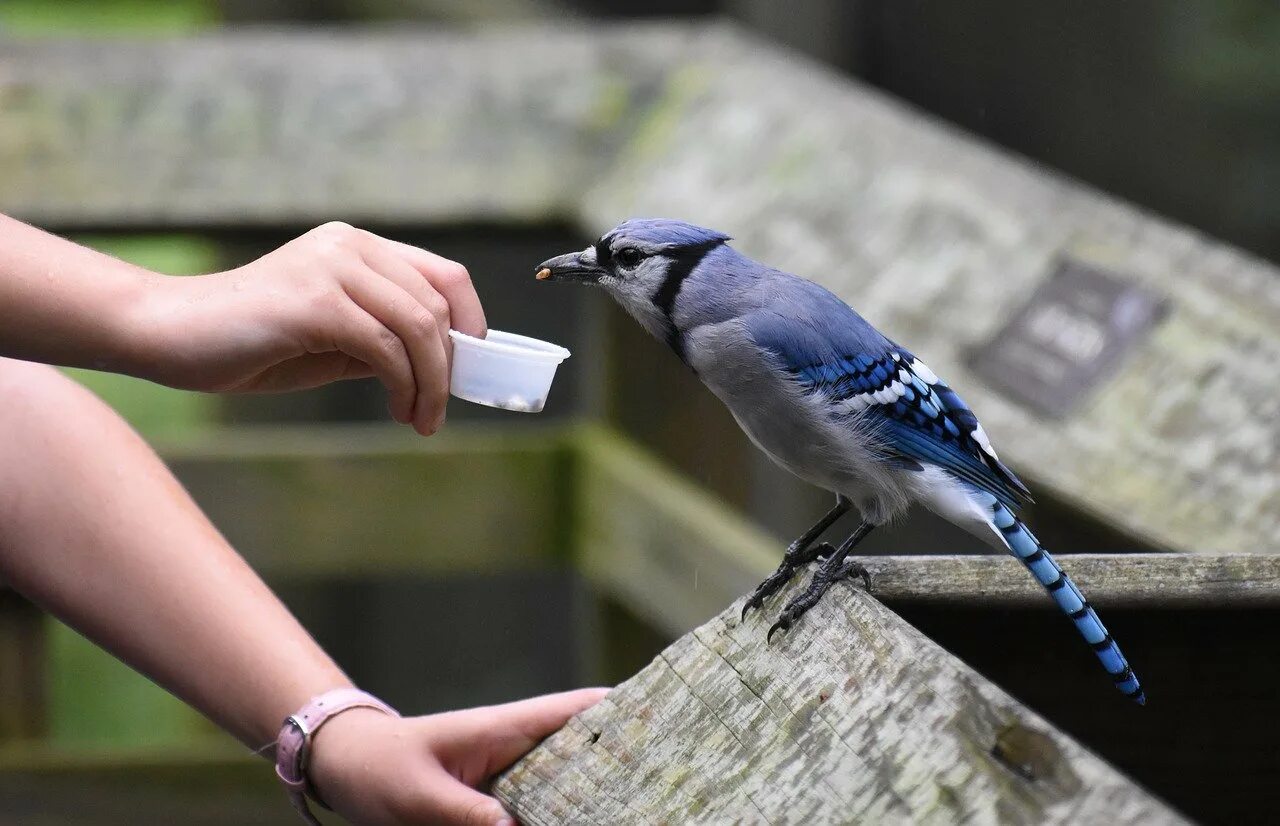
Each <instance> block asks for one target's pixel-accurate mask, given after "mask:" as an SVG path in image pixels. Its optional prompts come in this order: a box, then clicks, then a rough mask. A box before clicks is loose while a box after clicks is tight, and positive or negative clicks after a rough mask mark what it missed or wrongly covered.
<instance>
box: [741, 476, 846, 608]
mask: <svg viewBox="0 0 1280 826" xmlns="http://www.w3.org/2000/svg"><path fill="white" fill-rule="evenodd" d="M851 507H853V503H852V502H851V501H849V500H848V499H847V498H845V497H844V496H841V495H840V494H836V504H835V507H833V508H832V509H831V510H829V511H827V513H826V514H825V515H824V516H823V517H822V518H821V519H819V520H818V521H817V522H815V523H814V524H813V527H812V528H810V529H809V530H807V531H805V532H804V533H803V534H801V536H800V538H799V539H797V540H796V541H795V542H792V543H791V544H790V545H788V546H787V552H786V553H785V554H784V555H783V557H782V562H780V563H779V564H778V569H777V570H776V571H774V572H773V573H771V574H769V576H768V577H766V578H765V580H764V582H761V583H760V584H759V585H757V586H756V590H755V593H753V594H752V595H751V596H750V597H749V598H748V599H747V601H746V603H744V604H743V606H742V618H743V619H746V616H747V612H748V611H750V610H751V609H752V608H759V607H760V606H762V605H764V601H765V600H766V599H768V598H769V597H771V596H773V594H774V593H775V592H776V591H777V590H778V589H779V588H781V587H782V586H783V585H786V584H787V583H788V582H790V581H791V577H793V576H795V573H796V570H797V569H799V568H800V567H802V566H804V565H808V564H809V563H810V562H812V561H814V560H815V559H819V558H822V557H825V556H827V555H829V554H831V553H834V552H835V548H833V547H831V545H829V544H827V543H825V542H824V543H822V544H821V545H816V546H814V545H813V543H814V540H816V539H817V538H818V537H819V536H821V535H822V532H823V531H825V530H826V529H827V528H829V527H831V526H832V525H833V524H835V521H836V520H837V519H839V518H840V517H842V516H844V515H845V514H846V513H848V512H849V508H851ZM810 546H813V547H810Z"/></svg>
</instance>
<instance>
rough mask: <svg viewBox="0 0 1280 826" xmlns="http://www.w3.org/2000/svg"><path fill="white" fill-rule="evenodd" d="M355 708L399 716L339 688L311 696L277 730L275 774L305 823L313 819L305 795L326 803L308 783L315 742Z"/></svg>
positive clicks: (360, 693)
mask: <svg viewBox="0 0 1280 826" xmlns="http://www.w3.org/2000/svg"><path fill="white" fill-rule="evenodd" d="M357 710H360V711H375V712H377V713H379V714H381V715H383V716H386V717H392V718H398V717H399V716H400V715H399V713H398V712H396V711H395V709H393V708H391V707H390V706H388V705H387V704H386V703H383V702H382V701H381V700H379V699H378V698H376V697H374V696H373V695H371V694H368V693H367V692H364V691H360V690H359V689H355V688H340V689H335V690H333V691H328V692H325V693H324V694H321V695H319V696H317V697H313V698H311V700H310V701H309V702H307V704H306V705H304V706H303V707H301V708H300V709H298V710H297V711H295V712H294V713H293V714H291V715H289V717H288V718H286V719H285V721H284V725H283V727H282V728H281V729H280V737H279V739H278V740H277V745H276V775H277V777H279V778H280V781H281V782H282V783H283V784H284V786H285V790H286V792H287V793H288V795H289V799H290V802H291V803H292V804H293V806H294V809H296V810H297V812H298V814H299V815H301V816H302V818H303V819H304V820H305V821H307V822H308V823H313V824H314V823H316V822H317V821H316V820H315V818H314V817H313V816H312V815H311V812H310V810H309V809H308V807H307V800H306V798H307V797H308V796H309V797H311V798H312V799H313V800H316V801H317V802H318V803H320V804H321V805H326V804H325V803H324V801H323V800H321V799H320V797H319V795H318V793H317V792H316V790H315V787H314V786H313V784H312V782H311V776H310V768H311V766H310V763H311V758H312V753H313V750H314V746H315V741H316V739H317V737H318V735H319V734H320V732H321V730H322V729H324V728H326V727H327V726H328V724H329V723H330V722H331V721H333V720H335V719H337V718H338V717H340V716H344V717H345V716H347V715H348V714H353V713H356V712H357Z"/></svg>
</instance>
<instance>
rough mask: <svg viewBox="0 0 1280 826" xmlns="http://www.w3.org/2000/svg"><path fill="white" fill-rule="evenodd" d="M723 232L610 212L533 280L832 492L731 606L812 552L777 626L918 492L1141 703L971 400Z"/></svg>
mask: <svg viewBox="0 0 1280 826" xmlns="http://www.w3.org/2000/svg"><path fill="white" fill-rule="evenodd" d="M729 240H730V239H729V237H728V236H727V235H724V234H722V233H719V232H715V231H713V230H709V229H704V228H702V227H697V226H693V225H691V224H686V223H683V222H680V221H672V220H663V219H643V220H641V219H637V220H630V221H626V222H624V223H622V224H620V225H619V226H618V227H616V228H615V229H613V230H611V231H610V232H608V233H606V234H605V235H604V236H602V237H601V238H600V240H599V241H597V242H596V243H595V244H593V245H591V246H589V247H587V248H586V249H584V250H582V251H581V252H574V253H569V254H567V255H561V256H558V257H556V258H552V259H551V260H549V261H545V262H543V263H542V264H541V265H540V266H539V267H538V272H537V277H538V279H540V280H547V281H571V282H582V283H587V284H594V285H596V286H599V287H601V288H603V289H604V290H605V292H607V293H608V294H609V295H610V296H612V297H613V298H614V300H616V301H617V302H618V303H619V304H620V305H622V307H623V309H625V310H626V311H627V312H628V313H630V314H631V315H632V316H633V317H634V318H635V319H636V321H638V322H640V324H641V325H642V326H643V327H644V328H645V329H646V330H648V331H649V332H650V333H651V334H652V335H654V336H656V337H657V338H658V339H659V340H661V341H665V342H666V343H667V344H668V345H669V346H670V347H671V349H672V350H674V351H675V354H676V355H677V356H678V357H679V358H680V359H681V360H682V361H683V362H685V364H687V365H688V366H689V367H690V368H692V369H693V370H694V372H695V373H697V375H698V376H699V378H701V379H702V381H703V383H705V384H706V386H707V387H708V388H709V389H710V390H711V392H713V393H715V395H716V396H718V397H719V398H720V400H721V401H723V402H724V403H725V405H727V406H728V408H729V410H730V412H732V414H733V416H734V418H735V419H736V420H737V422H738V424H739V425H740V426H741V427H742V429H743V430H744V431H746V434H747V436H748V437H749V438H750V439H751V441H752V442H753V443H754V444H755V446H756V447H758V448H759V449H761V450H763V451H764V452H765V453H766V454H768V456H769V457H770V458H771V459H772V460H773V461H775V462H776V463H778V464H779V465H781V466H782V467H784V468H786V469H787V470H788V471H790V472H791V473H793V474H795V475H796V476H798V477H800V478H801V479H803V480H805V481H807V482H809V483H811V484H814V485H817V486H819V487H822V488H826V489H827V490H829V491H832V492H833V493H835V495H836V503H835V506H834V507H833V508H832V509H831V510H830V511H829V512H828V513H827V514H825V515H824V516H823V517H822V518H821V519H819V520H818V522H817V523H816V524H814V525H813V527H812V528H810V529H809V530H807V531H805V533H804V534H803V535H801V536H800V538H799V539H797V540H796V541H795V542H792V543H791V545H790V546H789V547H788V548H787V550H786V554H785V555H784V556H783V559H782V563H781V564H780V565H779V566H778V569H777V570H776V571H774V573H773V574H771V575H770V576H769V577H768V578H767V579H765V580H764V581H763V582H762V583H760V586H759V587H758V588H757V589H756V591H755V593H753V594H752V595H751V597H750V598H749V599H748V600H747V602H746V604H745V605H744V606H743V609H742V613H743V617H745V616H746V614H747V611H749V610H750V609H751V608H759V607H761V606H762V605H763V603H764V600H765V599H766V598H768V597H769V596H771V595H772V594H773V593H775V592H776V591H777V590H778V589H780V588H781V587H782V586H783V585H784V584H786V583H787V582H788V581H789V580H790V579H791V577H792V576H794V574H795V573H796V571H797V570H798V569H799V568H800V567H802V566H805V565H808V564H809V563H811V562H814V561H817V560H820V561H821V564H820V566H819V567H818V569H817V571H816V572H815V573H814V575H813V578H812V580H811V582H810V583H809V585H808V586H807V587H806V588H805V590H804V591H803V592H801V593H800V594H798V595H797V596H795V597H794V598H793V599H791V600H790V602H788V604H787V605H786V607H785V608H784V609H783V611H782V614H781V616H780V617H779V618H778V621H777V622H776V623H774V625H773V627H771V628H770V629H769V634H768V636H769V638H772V636H773V634H774V632H775V631H778V630H786V629H789V628H790V627H791V626H792V624H794V623H795V622H796V621H797V620H798V619H799V618H800V617H801V616H802V615H803V614H804V613H805V612H806V611H808V610H809V609H810V608H811V607H813V606H814V605H816V604H817V603H818V601H819V600H820V599H821V598H822V596H823V594H824V593H825V592H826V591H827V589H828V588H830V587H831V585H832V584H833V583H835V582H838V581H839V580H841V579H843V578H846V577H850V576H854V575H856V576H858V577H861V578H862V580H863V582H864V584H865V585H866V586H867V588H868V589H870V587H871V580H870V576H869V575H868V573H867V570H866V569H865V568H864V567H863V566H861V565H859V564H858V563H857V562H856V561H853V560H850V559H848V556H849V554H850V552H851V551H852V550H853V548H854V546H855V545H857V544H858V542H859V541H861V540H862V539H863V537H865V536H866V535H867V534H868V533H870V532H871V531H872V530H873V529H875V528H876V527H878V526H880V525H884V524H886V523H887V522H889V521H890V520H891V519H893V518H894V517H895V516H897V515H899V514H901V513H902V512H903V511H904V510H905V509H906V508H907V507H908V506H909V505H910V504H912V503H913V502H919V503H921V504H923V505H924V506H925V507H927V508H929V509H930V510H932V511H933V512H935V513H937V514H939V515H941V516H943V517H945V518H946V519H948V520H950V521H951V522H953V523H955V524H956V525H958V526H959V527H961V528H963V529H965V530H967V531H969V532H971V533H973V534H975V535H977V536H978V537H979V538H981V539H983V540H985V541H986V542H988V543H990V544H991V545H993V546H995V547H996V548H998V549H1000V550H1007V551H1009V552H1011V553H1012V554H1013V555H1014V556H1015V557H1017V558H1018V559H1019V560H1020V561H1021V562H1022V564H1023V565H1025V566H1026V567H1027V570H1029V571H1030V572H1031V575H1032V576H1034V577H1035V578H1036V580H1037V581H1038V582H1039V583H1040V584H1041V585H1043V586H1044V587H1045V588H1046V589H1047V590H1048V592H1049V595H1050V596H1051V597H1052V598H1053V600H1054V602H1056V603H1057V604H1058V607H1059V608H1061V609H1062V611H1063V612H1064V613H1066V614H1067V616H1068V617H1070V618H1071V621H1072V622H1073V623H1074V624H1075V626H1076V628H1077V629H1078V630H1079V632H1080V634H1081V635H1082V636H1083V637H1084V638H1085V641H1086V642H1088V643H1089V645H1090V647H1092V648H1093V650H1094V652H1095V653H1096V654H1097V656H1098V659H1099V660H1101V661H1102V667H1103V668H1105V669H1106V670H1107V673H1108V674H1110V675H1111V678H1112V680H1113V681H1114V682H1115V684H1116V686H1117V687H1118V688H1119V689H1120V691H1122V692H1123V693H1124V694H1125V695H1127V696H1128V697H1131V698H1133V699H1134V700H1136V701H1137V702H1139V703H1143V702H1145V697H1144V695H1143V692H1142V688H1141V686H1140V685H1139V683H1138V678H1137V677H1136V676H1134V673H1133V670H1132V669H1130V667H1129V664H1128V662H1127V661H1126V660H1125V658H1124V655H1123V654H1121V653H1120V648H1119V647H1118V646H1117V645H1116V644H1115V642H1114V641H1113V640H1112V639H1111V635H1110V634H1108V633H1107V630H1106V628H1104V627H1103V625H1102V622H1101V621H1100V620H1099V619H1098V615H1097V614H1096V613H1095V612H1094V610H1093V608H1092V607H1091V606H1090V605H1089V602H1088V601H1087V600H1086V599H1085V598H1084V595H1083V594H1081V593H1080V589H1079V588H1077V587H1076V585H1075V583H1074V582H1072V581H1071V579H1070V577H1068V576H1067V575H1066V574H1065V573H1063V570H1062V568H1061V567H1059V566H1058V563H1057V562H1055V561H1054V559H1053V557H1051V556H1050V555H1049V552H1048V551H1046V550H1045V549H1044V547H1042V546H1041V545H1040V543H1039V541H1038V540H1037V539H1036V538H1035V536H1034V535H1033V534H1032V533H1031V531H1030V530H1029V529H1028V528H1027V526H1026V525H1024V524H1023V523H1022V520H1020V519H1019V518H1018V516H1017V512H1018V509H1019V507H1020V505H1022V504H1024V503H1026V502H1029V501H1030V499H1031V495H1030V492H1029V491H1028V490H1027V488H1026V486H1025V485H1023V484H1022V482H1021V481H1020V480H1019V479H1018V477H1017V476H1015V475H1014V474H1013V471H1011V470H1010V469H1009V468H1008V467H1006V466H1005V465H1004V463H1002V462H1001V461H1000V459H999V457H997V455H996V452H995V450H994V449H993V448H992V447H991V442H990V441H989V440H988V438H987V434H986V433H985V432H984V431H983V429H982V425H980V424H979V423H978V419H977V417H975V416H974V414H973V411H971V410H970V409H969V407H968V406H967V405H966V404H965V403H964V402H963V401H961V399H960V397H959V396H958V395H956V393H955V391H953V390H952V389H951V388H950V387H948V386H947V385H946V384H945V383H944V382H943V381H942V380H941V379H939V378H938V377H937V376H936V375H934V373H933V371H932V370H930V369H929V368H928V367H926V366H925V364H924V363H923V362H922V361H920V359H918V358H916V357H915V356H914V355H912V354H911V353H910V352H909V351H907V350H906V349H905V348H903V347H900V346H899V345H897V344H896V343H894V342H893V341H891V340H890V339H888V338H886V337H885V336H884V335H882V334H881V333H880V332H879V331H878V330H876V328H874V327H872V326H871V325H870V324H869V323H867V322H866V321H865V320H864V319H863V318H862V317H861V316H860V315H858V313H857V312H855V311H854V310H853V309H852V308H850V307H849V305H847V304H845V303H844V302H843V301H841V300H840V299H839V298H838V297H836V296H835V295H834V294H833V293H831V292H829V291H828V290H826V289H824V288H822V287H821V286H819V285H817V284H815V283H813V282H812V281H808V280H805V279H803V278H799V277H797V276H794V275H790V274H788V273H785V272H781V271H779V270H775V269H772V268H770V267H766V266H764V265H762V264H759V263H757V262H755V261H753V260H751V259H750V258H747V257H746V256H744V255H742V254H740V253H738V252H737V251H736V250H734V249H733V248H732V247H730V246H728V243H727V242H728V241H729ZM855 507H856V509H857V511H858V513H859V514H860V515H861V518H862V521H861V524H859V525H858V527H857V529H856V530H855V531H854V532H853V533H852V534H851V535H850V536H849V537H848V538H847V539H846V540H845V541H844V542H843V543H841V544H840V546H839V547H833V546H832V545H831V544H829V543H826V542H822V543H818V539H819V537H820V536H821V535H822V534H823V533H824V532H825V531H826V530H827V529H828V528H830V527H831V526H832V525H833V524H834V523H835V522H836V521H837V520H838V519H840V518H841V517H842V516H844V515H845V514H846V513H847V512H849V511H850V510H851V509H852V508H855Z"/></svg>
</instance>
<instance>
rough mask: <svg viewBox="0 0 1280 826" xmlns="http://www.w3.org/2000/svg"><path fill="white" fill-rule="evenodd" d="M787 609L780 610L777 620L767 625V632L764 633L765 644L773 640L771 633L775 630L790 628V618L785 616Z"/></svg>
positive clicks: (787, 629)
mask: <svg viewBox="0 0 1280 826" xmlns="http://www.w3.org/2000/svg"><path fill="white" fill-rule="evenodd" d="M787 613H788V612H787V611H783V612H782V616H780V617H778V621H777V622H775V623H774V624H773V625H771V626H769V633H768V634H766V635H765V638H764V641H765V644H768V643H771V642H773V634H774V632H775V631H789V630H791V623H792V618H791V617H789V616H787Z"/></svg>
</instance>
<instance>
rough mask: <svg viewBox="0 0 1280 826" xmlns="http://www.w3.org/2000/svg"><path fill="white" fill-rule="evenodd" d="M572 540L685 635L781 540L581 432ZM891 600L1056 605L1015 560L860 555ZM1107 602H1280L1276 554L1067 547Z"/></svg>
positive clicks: (639, 603)
mask: <svg viewBox="0 0 1280 826" xmlns="http://www.w3.org/2000/svg"><path fill="white" fill-rule="evenodd" d="M581 439H582V442H581V447H580V450H581V455H582V460H581V464H580V467H579V473H580V474H581V481H580V482H579V484H578V486H577V490H578V495H577V505H576V507H577V511H578V513H579V516H578V521H577V532H578V535H577V539H576V540H575V544H576V545H577V547H578V548H579V564H580V566H581V569H582V571H583V573H584V574H585V575H586V576H587V577H588V578H589V579H590V580H591V581H592V582H593V583H594V584H595V585H596V587H597V588H599V589H601V590H603V591H604V592H605V593H608V594H610V595H612V596H614V597H616V598H618V599H620V600H622V601H623V603H624V604H626V605H627V606H628V607H629V608H631V609H632V610H633V611H635V612H636V613H637V614H638V615H639V616H641V617H643V618H644V619H645V620H646V621H647V622H649V623H651V624H652V625H653V626H654V627H656V628H660V629H663V630H664V631H666V632H667V633H669V634H672V635H678V634H683V633H684V632H685V631H688V630H689V629H690V628H693V627H695V626H696V625H698V624H699V623H701V622H703V621H704V620H705V619H706V618H707V617H710V616H712V615H713V614H714V613H715V612H716V611H717V610H719V607H720V606H723V605H724V604H725V603H727V602H729V601H731V600H734V599H737V598H738V597H740V596H742V595H743V594H745V593H747V592H748V591H750V590H751V589H752V588H754V587H755V585H756V583H757V582H759V581H760V580H761V579H763V578H764V576H765V575H766V574H768V573H769V572H771V571H772V570H773V569H774V567H775V566H776V565H777V563H778V560H780V559H781V557H782V552H783V550H784V548H785V544H784V543H783V542H781V541H778V540H776V539H773V538H771V537H769V536H766V535H764V534H763V533H761V532H760V531H758V530H756V529H754V528H752V527H750V526H749V525H747V524H745V523H743V522H742V521H741V520H740V519H739V518H738V517H737V515H736V514H734V513H733V512H732V511H730V510H728V509H727V508H726V507H725V506H724V505H723V504H722V503H721V502H719V501H718V500H716V499H715V498H714V497H712V496H709V495H708V494H707V493H706V492H704V491H702V490H699V489H697V488H696V487H695V486H694V485H692V484H691V483H690V482H689V481H688V480H687V479H685V478H683V477H682V476H680V475H678V474H675V473H673V472H672V471H671V470H670V469H669V468H667V467H665V466H664V465H662V464H661V463H660V462H657V461H655V460H654V459H652V458H651V457H649V456H648V455H646V454H645V453H644V452H643V451H641V450H640V449H638V448H637V447H635V446H634V445H632V444H630V443H628V442H626V441H625V440H622V439H620V438H618V437H617V436H614V435H611V434H609V433H608V432H606V431H603V430H597V429H591V430H588V431H584V433H583V434H582V436H581ZM861 559H862V561H863V562H864V563H865V564H866V566H867V568H868V570H869V571H870V572H871V576H872V587H873V593H874V594H875V596H876V597H877V598H879V599H881V600H884V601H886V602H889V603H891V604H901V605H903V606H908V605H921V606H928V605H950V606H974V605H981V606H983V607H984V608H990V609H1002V608H1023V607H1030V608H1043V609H1044V610H1045V611H1053V610H1056V609H1054V607H1053V604H1052V603H1051V601H1050V600H1049V599H1048V598H1047V597H1046V596H1045V593H1044V589H1042V588H1041V587H1040V586H1039V585H1038V584H1037V583H1036V582H1035V581H1034V580H1033V579H1032V578H1031V576H1030V575H1028V574H1027V572H1026V569H1025V568H1023V566H1022V565H1021V564H1020V563H1019V562H1018V561H1017V560H1015V559H1013V558H1012V557H1010V556H999V555H997V556H889V557H875V556H868V557H862V558H861ZM1060 560H1061V562H1062V564H1063V566H1064V567H1065V568H1066V569H1067V570H1068V571H1069V572H1070V573H1071V576H1072V577H1073V578H1074V579H1075V581H1076V583H1077V584H1079V585H1080V587H1081V588H1082V589H1083V590H1084V591H1085V593H1087V594H1088V595H1089V598H1090V600H1091V601H1093V603H1094V604H1096V605H1098V606H1099V607H1101V608H1103V609H1107V608H1162V609H1164V608H1204V609H1239V608H1275V607H1280V558H1277V557H1272V556H1262V555H1256V554H1254V555H1250V554H1212V555H1200V554H1070V555H1067V554H1063V555H1061V556H1060Z"/></svg>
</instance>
